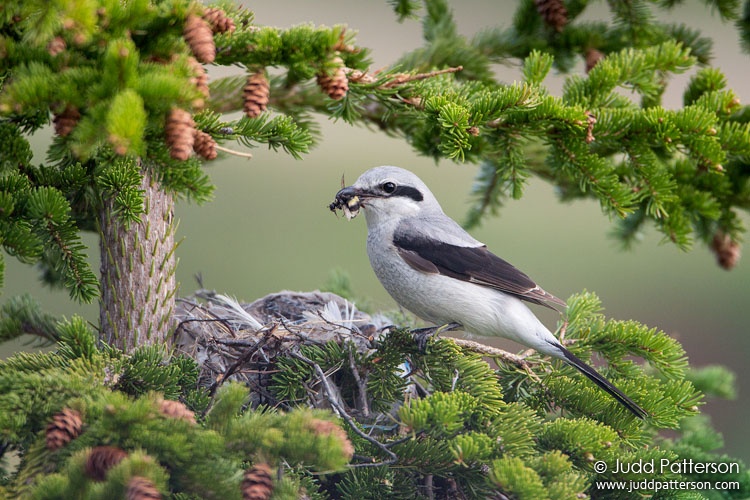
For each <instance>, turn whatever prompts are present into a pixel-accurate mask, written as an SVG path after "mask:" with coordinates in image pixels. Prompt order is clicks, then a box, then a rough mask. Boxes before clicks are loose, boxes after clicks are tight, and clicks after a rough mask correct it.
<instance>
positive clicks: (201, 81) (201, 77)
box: [188, 57, 209, 97]
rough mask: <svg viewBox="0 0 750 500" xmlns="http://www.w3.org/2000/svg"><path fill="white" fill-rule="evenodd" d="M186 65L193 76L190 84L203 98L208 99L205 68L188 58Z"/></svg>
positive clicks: (193, 59) (195, 60)
mask: <svg viewBox="0 0 750 500" xmlns="http://www.w3.org/2000/svg"><path fill="white" fill-rule="evenodd" d="M188 64H189V65H190V69H191V70H192V73H193V75H194V76H193V77H192V78H191V79H190V83H192V84H193V85H195V86H196V87H197V89H198V90H199V91H200V93H201V94H203V96H204V97H208V96H209V90H208V73H206V68H204V67H203V65H202V64H201V63H199V62H198V60H197V59H195V58H194V57H190V58H188Z"/></svg>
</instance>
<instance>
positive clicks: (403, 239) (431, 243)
mask: <svg viewBox="0 0 750 500" xmlns="http://www.w3.org/2000/svg"><path fill="white" fill-rule="evenodd" d="M393 244H394V245H395V247H396V250H398V253H399V255H400V256H401V258H402V259H404V261H406V263H408V264H409V265H410V266H411V267H413V268H414V269H416V270H418V271H421V272H424V273H432V274H442V275H445V276H450V277H451V278H455V279H459V280H462V281H468V282H471V283H476V284H477V285H482V286H486V287H490V288H494V289H496V290H499V291H501V292H504V293H508V294H510V295H514V296H516V297H518V298H519V299H522V300H525V301H528V302H531V303H534V304H539V305H543V306H546V307H549V308H550V309H555V307H554V306H552V305H550V304H556V305H559V306H562V307H565V302H564V301H562V300H561V299H559V298H557V297H555V296H554V295H552V294H550V293H547V292H545V291H544V290H542V288H541V287H540V286H538V285H537V284H536V283H534V280H532V279H531V278H529V277H528V276H527V275H526V274H524V273H522V272H521V271H519V270H518V269H516V268H515V267H513V265H511V264H509V263H508V262H506V261H504V260H503V259H501V258H500V257H498V256H497V255H495V254H493V253H492V252H490V251H489V250H487V247H486V246H476V247H465V246H457V245H452V244H450V243H445V242H442V241H438V240H435V239H432V238H429V237H427V236H425V235H424V234H418V235H416V236H415V235H413V234H410V235H407V234H405V232H400V231H396V233H395V235H394V237H393Z"/></svg>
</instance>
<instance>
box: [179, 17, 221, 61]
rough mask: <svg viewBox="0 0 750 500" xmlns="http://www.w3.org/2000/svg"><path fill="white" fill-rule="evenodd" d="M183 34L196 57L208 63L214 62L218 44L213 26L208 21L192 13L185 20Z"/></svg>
mask: <svg viewBox="0 0 750 500" xmlns="http://www.w3.org/2000/svg"><path fill="white" fill-rule="evenodd" d="M182 36H183V37H185V41H186V42H187V44H188V45H189V46H190V50H192V51H193V55H195V58H196V59H198V60H199V61H200V62H202V63H206V64H210V63H212V62H214V59H215V58H216V45H215V44H214V36H213V31H212V30H211V26H209V25H208V23H207V22H206V21H204V20H203V19H202V18H200V17H198V16H196V15H195V14H190V15H189V16H188V17H187V20H186V21H185V28H184V29H183V31H182Z"/></svg>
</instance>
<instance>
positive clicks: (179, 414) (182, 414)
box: [159, 130, 216, 424]
mask: <svg viewBox="0 0 750 500" xmlns="http://www.w3.org/2000/svg"><path fill="white" fill-rule="evenodd" d="M196 133H199V134H204V135H207V136H208V137H209V138H211V136H210V135H208V134H206V133H205V132H201V131H198V130H196ZM211 140H212V141H213V139H211ZM214 144H216V143H214ZM214 157H216V151H214ZM159 412H161V414H162V415H164V416H165V417H169V418H176V419H180V420H187V421H188V422H190V423H191V424H194V423H195V413H193V412H192V411H190V410H188V408H187V407H186V406H185V405H184V404H182V403H180V402H179V401H173V400H171V399H163V400H162V401H161V402H160V403H159Z"/></svg>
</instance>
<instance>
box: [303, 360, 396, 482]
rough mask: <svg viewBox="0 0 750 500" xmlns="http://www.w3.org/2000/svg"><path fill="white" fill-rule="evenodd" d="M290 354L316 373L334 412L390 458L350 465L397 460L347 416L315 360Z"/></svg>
mask: <svg viewBox="0 0 750 500" xmlns="http://www.w3.org/2000/svg"><path fill="white" fill-rule="evenodd" d="M289 355H290V356H292V357H293V358H297V359H299V360H300V361H302V362H303V363H306V364H307V365H308V366H311V367H312V368H313V369H314V370H315V373H316V374H317V375H318V378H320V383H321V385H322V386H323V391H324V392H325V394H326V397H327V399H328V402H329V403H330V404H331V407H332V408H333V409H334V410H336V413H338V415H339V416H340V417H341V418H342V419H344V421H345V422H346V423H347V424H348V425H349V427H351V428H352V430H353V431H354V432H355V433H356V434H357V435H358V436H359V437H361V438H362V439H364V440H366V441H368V442H369V443H371V444H372V445H374V446H375V447H377V448H378V449H379V450H381V451H382V452H383V453H385V454H386V455H388V456H389V457H390V458H389V459H388V460H383V461H382V462H373V463H362V464H350V467H380V466H382V465H393V464H395V463H396V462H398V455H396V454H395V453H393V452H392V451H391V450H389V449H388V447H387V446H386V445H384V444H383V443H381V442H380V441H378V440H377V439H375V438H373V437H371V436H369V435H368V434H366V433H365V432H364V431H362V429H360V428H359V426H358V425H357V423H356V422H355V421H354V419H353V418H352V417H350V416H349V414H348V413H347V412H346V410H345V409H344V408H343V407H342V406H341V405H340V404H339V403H338V402H337V401H336V399H335V397H334V392H333V389H332V388H331V386H330V384H329V383H328V378H327V377H326V374H325V372H323V369H322V368H321V367H320V365H319V364H318V363H316V362H315V361H313V360H311V359H309V358H307V357H306V356H305V355H303V354H300V353H299V352H294V351H292V352H290V353H289Z"/></svg>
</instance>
